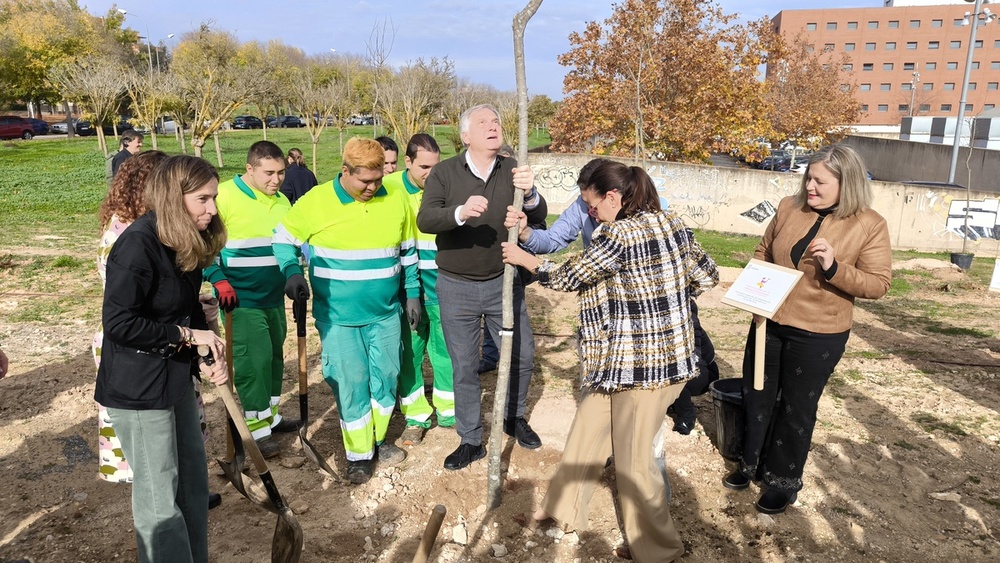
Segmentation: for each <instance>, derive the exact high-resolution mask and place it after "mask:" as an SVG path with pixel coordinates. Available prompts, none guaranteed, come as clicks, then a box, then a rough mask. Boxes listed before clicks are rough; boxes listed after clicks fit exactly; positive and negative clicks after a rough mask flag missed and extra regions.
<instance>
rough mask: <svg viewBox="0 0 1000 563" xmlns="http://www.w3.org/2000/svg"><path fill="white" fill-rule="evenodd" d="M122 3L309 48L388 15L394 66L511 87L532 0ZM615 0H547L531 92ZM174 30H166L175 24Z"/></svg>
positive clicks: (141, 21)
mask: <svg viewBox="0 0 1000 563" xmlns="http://www.w3.org/2000/svg"><path fill="white" fill-rule="evenodd" d="M719 3H720V4H721V6H722V8H723V10H724V11H725V12H727V13H733V12H738V13H740V14H741V15H742V16H743V19H747V20H751V19H756V18H759V17H763V16H769V17H770V16H774V15H775V14H777V13H778V12H779V11H781V10H783V9H795V8H802V7H805V5H804V4H803V3H801V2H794V1H792V0H720V2H719ZM81 4H82V5H86V6H87V8H88V10H89V11H91V12H92V13H94V14H95V15H102V14H104V13H105V12H106V11H107V10H108V9H109V8H110V7H111V6H112V3H111V2H105V1H94V0H90V1H88V0H83V1H81ZM116 4H117V7H119V8H123V9H125V10H127V11H128V12H129V14H128V15H127V16H126V18H125V24H126V26H127V27H130V28H132V29H135V30H137V31H138V32H139V33H140V34H142V35H143V36H145V35H146V33H147V26H148V33H149V35H150V37H152V42H153V43H154V44H155V43H157V42H158V41H159V40H164V41H165V43H166V44H167V45H168V47H170V46H172V45H176V41H177V40H178V39H179V37H180V36H181V35H182V34H183V33H186V32H188V31H191V30H193V29H195V28H197V27H198V25H200V24H201V22H203V21H212V22H214V25H213V27H215V28H218V29H227V30H229V31H231V32H233V33H235V34H236V36H237V37H238V38H239V39H240V40H241V41H250V40H260V41H264V42H266V41H268V40H269V39H280V40H281V41H283V42H284V43H286V44H288V45H292V46H295V47H299V48H300V49H302V50H304V51H305V52H306V53H307V54H319V53H328V52H329V51H330V49H336V50H337V52H340V53H356V54H364V53H365V44H366V42H367V41H368V38H369V34H370V33H371V30H372V26H373V25H374V24H375V22H376V21H379V20H383V19H386V18H391V20H392V24H393V26H395V28H396V35H395V43H394V45H393V48H392V52H391V54H390V63H391V64H393V65H394V66H399V65H400V64H402V63H404V62H406V61H407V60H414V59H416V58H417V57H420V56H423V57H425V58H429V57H433V56H437V57H444V56H447V57H448V58H450V59H451V60H452V61H454V62H455V67H456V71H457V73H458V75H459V76H461V77H464V78H468V79H470V80H472V81H474V82H481V83H485V84H491V85H493V86H496V87H497V88H500V89H503V90H513V89H514V86H515V82H514V63H513V60H514V56H513V40H512V32H511V22H512V20H513V17H514V14H515V13H517V11H519V10H520V9H522V8H523V7H524V5H525V4H526V0H450V1H448V0H390V1H382V2H377V1H365V0H360V1H359V0H296V1H294V2H275V1H273V0H272V1H260V0H167V1H164V0H156V1H150V0H120V1H119V2H117V3H116ZM612 4H613V2H612V1H611V0H544V1H543V2H542V5H541V7H540V8H539V9H538V12H536V13H535V16H534V17H533V18H532V19H531V21H530V22H529V23H528V28H527V31H526V33H525V67H526V73H527V81H528V89H529V94H532V95H534V94H545V95H548V96H549V97H550V98H552V99H554V100H559V99H562V97H563V95H562V77H563V76H564V75H565V74H566V68H565V67H563V66H561V65H559V63H558V62H556V57H558V56H559V55H560V54H562V53H565V52H567V51H568V50H569V40H568V37H569V34H570V33H571V32H573V31H581V30H583V28H584V25H585V24H586V22H588V21H593V20H596V21H604V20H605V19H606V18H608V17H609V16H610V15H611V11H612ZM881 5H882V0H813V2H811V3H810V4H809V5H808V7H810V8H846V7H878V6H881ZM170 33H173V34H176V35H175V37H174V39H172V40H167V39H166V37H167V35H168V34H170Z"/></svg>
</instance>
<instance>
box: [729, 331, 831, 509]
mask: <svg viewBox="0 0 1000 563" xmlns="http://www.w3.org/2000/svg"><path fill="white" fill-rule="evenodd" d="M849 336H850V331H846V332H841V333H837V334H820V333H815V332H808V331H805V330H801V329H798V328H794V327H790V326H784V325H780V324H778V323H775V322H772V321H767V342H766V343H765V356H764V389H763V390H761V391H755V390H754V388H753V368H754V343H755V338H756V331H755V330H754V327H753V326H752V325H751V327H750V334H749V336H748V337H747V345H746V349H745V350H744V354H743V411H744V413H745V415H746V426H745V431H744V435H743V459H742V461H741V463H740V469H741V470H742V471H743V473H744V475H746V476H747V477H750V478H752V479H754V480H761V481H763V482H764V484H765V485H767V486H768V487H770V488H775V489H780V490H784V491H788V492H794V491H798V490H799V489H801V488H802V470H803V466H805V463H806V457H807V456H808V455H809V446H810V444H811V443H812V433H813V428H814V427H815V426H816V409H817V407H818V406H819V398H820V397H821V396H822V395H823V388H824V387H826V382H827V380H828V379H829V378H830V374H832V373H833V369H834V368H835V367H836V366H837V363H838V362H840V358H841V356H843V355H844V347H845V346H846V345H847V338H848V337H849Z"/></svg>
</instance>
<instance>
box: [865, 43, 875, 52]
mask: <svg viewBox="0 0 1000 563" xmlns="http://www.w3.org/2000/svg"><path fill="white" fill-rule="evenodd" d="M874 50H875V44H874V43H865V51H874Z"/></svg>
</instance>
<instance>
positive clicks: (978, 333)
mask: <svg viewBox="0 0 1000 563" xmlns="http://www.w3.org/2000/svg"><path fill="white" fill-rule="evenodd" d="M924 330H926V331H927V332H933V333H935V334H945V335H948V336H971V337H973V338H991V337H992V336H993V331H991V330H979V329H977V328H965V327H962V326H943V325H940V324H938V323H931V324H928V325H925V326H924Z"/></svg>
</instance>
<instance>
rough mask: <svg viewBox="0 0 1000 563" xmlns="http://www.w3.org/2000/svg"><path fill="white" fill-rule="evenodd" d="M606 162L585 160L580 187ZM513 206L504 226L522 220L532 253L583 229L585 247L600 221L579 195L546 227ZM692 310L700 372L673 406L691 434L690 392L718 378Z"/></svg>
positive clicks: (558, 245)
mask: <svg viewBox="0 0 1000 563" xmlns="http://www.w3.org/2000/svg"><path fill="white" fill-rule="evenodd" d="M605 162H609V160H608V159H606V158H595V159H593V160H591V161H590V162H588V163H587V164H584V165H583V168H581V169H580V176H579V177H578V178H577V180H576V184H577V186H578V187H579V188H581V189H583V188H584V187H586V186H587V184H588V182H589V181H590V175H591V174H592V173H593V172H594V170H596V169H597V167H598V166H600V165H601V164H603V163H605ZM660 204H661V205H662V206H663V208H664V209H666V201H665V200H664V199H663V198H660ZM512 209H513V208H511V209H510V210H508V213H507V220H506V223H505V224H504V226H506V227H507V228H510V227H512V226H514V225H515V224H520V231H519V233H518V241H519V242H520V243H521V246H523V247H524V248H525V249H526V250H528V251H529V252H531V253H533V254H550V253H552V252H557V251H559V250H562V249H564V248H566V247H567V246H569V245H570V244H571V243H572V242H574V241H575V240H576V238H577V237H578V236H580V234H581V233H582V234H583V247H584V248H586V247H587V246H589V245H590V238H591V236H592V235H593V234H594V229H596V228H597V225H598V224H599V223H598V221H597V219H595V218H594V217H592V216H591V215H590V206H588V205H587V203H586V202H584V201H583V198H582V197H579V196H578V197H577V198H576V200H574V201H573V203H571V204H570V205H569V207H567V208H566V209H565V210H564V211H563V212H562V214H560V215H559V218H558V219H556V221H555V223H553V224H552V226H551V227H549V228H548V229H545V230H538V229H532V228H531V227H528V226H527V225H526V222H525V218H524V213H520V214H515V213H514V212H513V210H512ZM691 313H692V318H693V321H694V339H695V349H696V350H698V367H699V372H700V374H699V375H698V377H696V378H695V379H692V380H690V381H689V382H688V383H687V384H686V385H685V386H684V391H682V392H681V394H680V396H679V397H677V400H676V401H674V404H673V405H672V406H671V407H670V409H672V410H673V412H674V414H675V416H676V421H675V423H674V431H675V432H679V433H680V434H684V435H688V434H690V433H691V430H692V429H693V428H694V420H695V415H696V413H697V411H696V410H695V408H694V403H692V402H691V396H692V395H701V394H703V393H704V392H705V391H707V390H708V385H709V384H710V383H711V382H712V381H715V380H716V379H718V378H719V366H718V365H717V364H716V363H715V346H714V345H713V344H712V340H711V339H710V338H709V337H708V334H707V333H705V331H704V329H702V327H701V322H700V320H699V319H698V306H697V304H695V302H694V301H693V300H692V301H691ZM670 409H668V410H670Z"/></svg>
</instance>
